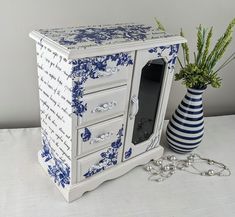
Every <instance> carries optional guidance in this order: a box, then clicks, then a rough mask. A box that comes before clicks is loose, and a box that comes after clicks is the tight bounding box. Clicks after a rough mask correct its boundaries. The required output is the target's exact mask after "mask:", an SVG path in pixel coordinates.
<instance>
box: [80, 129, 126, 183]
mask: <svg viewBox="0 0 235 217" xmlns="http://www.w3.org/2000/svg"><path fill="white" fill-rule="evenodd" d="M122 149H123V127H122V128H120V129H119V130H118V132H116V138H115V139H114V140H113V141H112V142H111V143H110V145H109V147H107V148H105V149H102V150H101V151H98V152H95V153H93V154H90V155H88V156H87V157H83V158H81V159H79V160H78V161H77V171H78V173H77V174H78V175H77V182H80V181H82V180H84V179H87V178H90V177H92V176H94V175H96V174H99V173H101V172H103V171H104V170H106V169H108V168H110V167H113V166H115V165H117V164H118V163H119V162H121V158H122Z"/></svg>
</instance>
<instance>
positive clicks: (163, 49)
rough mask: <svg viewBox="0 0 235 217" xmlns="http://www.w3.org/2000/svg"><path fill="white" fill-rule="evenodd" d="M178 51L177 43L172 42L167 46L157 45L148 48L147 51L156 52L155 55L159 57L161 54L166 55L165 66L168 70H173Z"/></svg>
mask: <svg viewBox="0 0 235 217" xmlns="http://www.w3.org/2000/svg"><path fill="white" fill-rule="evenodd" d="M178 51H179V44H174V45H169V46H159V47H154V48H151V49H149V50H148V52H149V53H156V54H157V57H159V58H161V57H162V56H166V57H168V60H167V68H168V70H169V72H173V71H174V67H175V62H176V58H177V54H178ZM163 53H164V55H163Z"/></svg>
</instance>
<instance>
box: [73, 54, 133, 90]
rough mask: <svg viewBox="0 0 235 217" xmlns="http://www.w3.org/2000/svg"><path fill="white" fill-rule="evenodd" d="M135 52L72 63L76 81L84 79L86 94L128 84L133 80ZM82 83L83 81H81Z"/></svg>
mask: <svg viewBox="0 0 235 217" xmlns="http://www.w3.org/2000/svg"><path fill="white" fill-rule="evenodd" d="M133 63H134V52H128V53H118V54H111V55H106V56H98V57H92V58H84V59H79V60H74V61H72V65H73V68H72V72H73V76H74V77H75V80H79V79H82V83H83V88H84V94H86V93H91V92H94V91H98V90H103V89H107V88H111V87H115V86H118V85H119V86H120V85H122V84H126V83H127V81H128V79H129V78H131V74H132V71H133ZM80 81H81V80H80Z"/></svg>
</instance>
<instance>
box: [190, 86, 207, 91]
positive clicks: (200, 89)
mask: <svg viewBox="0 0 235 217" xmlns="http://www.w3.org/2000/svg"><path fill="white" fill-rule="evenodd" d="M206 88H207V86H205V87H201V88H198V87H187V89H188V90H198V91H203V90H205V89H206Z"/></svg>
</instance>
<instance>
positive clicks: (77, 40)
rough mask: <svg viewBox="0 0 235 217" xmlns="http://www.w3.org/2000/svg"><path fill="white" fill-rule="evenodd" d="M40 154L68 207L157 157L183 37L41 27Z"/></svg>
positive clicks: (146, 29) (134, 28)
mask: <svg viewBox="0 0 235 217" xmlns="http://www.w3.org/2000/svg"><path fill="white" fill-rule="evenodd" d="M30 37H31V38H33V39H34V40H35V41H36V52H37V67H38V81H39V98H40V112H41V129H42V130H41V131H42V149H41V150H40V151H39V153H38V159H39V162H40V163H41V165H42V167H43V168H44V170H45V171H46V172H47V174H48V175H49V176H50V178H51V179H52V180H53V182H54V183H55V185H56V186H57V187H58V189H59V190H60V191H61V193H62V194H63V195H64V197H65V198H66V200H67V201H72V200H75V199H77V198H79V197H80V196H82V194H83V193H84V192H86V191H90V190H93V189H94V188H96V187H97V186H99V185H100V184H101V183H102V182H104V181H106V180H109V179H113V178H116V177H118V176H121V175H123V174H124V173H126V172H128V171H129V170H130V169H132V168H134V167H136V166H137V165H142V164H145V163H147V162H148V161H150V160H151V159H156V158H159V157H160V156H161V155H162V153H163V148H162V147H161V146H160V145H159V141H160V136H161V130H162V124H163V120H164V115H165V110H166V106H167V101H168V96H169V91H170V86H171V82H172V78H173V71H174V65H175V61H176V57H177V53H178V50H179V44H180V43H183V42H185V39H184V38H182V37H180V36H175V35H170V34H167V33H165V32H162V31H158V30H156V29H155V28H153V27H151V26H146V25H136V24H116V25H103V26H102V25H98V26H80V27H71V28H56V29H40V30H37V31H32V32H31V33H30Z"/></svg>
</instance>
